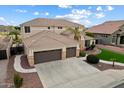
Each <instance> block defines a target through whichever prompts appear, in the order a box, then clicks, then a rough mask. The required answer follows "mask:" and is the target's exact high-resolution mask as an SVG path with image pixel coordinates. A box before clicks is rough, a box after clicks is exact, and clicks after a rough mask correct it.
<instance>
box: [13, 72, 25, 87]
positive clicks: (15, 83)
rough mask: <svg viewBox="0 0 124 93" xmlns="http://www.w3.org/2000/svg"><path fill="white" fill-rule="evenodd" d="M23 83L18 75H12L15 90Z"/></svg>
mask: <svg viewBox="0 0 124 93" xmlns="http://www.w3.org/2000/svg"><path fill="white" fill-rule="evenodd" d="M22 83H23V78H21V77H20V75H19V74H14V86H15V87H16V88H20V87H21V86H22Z"/></svg>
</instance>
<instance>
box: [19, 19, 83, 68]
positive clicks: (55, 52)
mask: <svg viewBox="0 0 124 93" xmlns="http://www.w3.org/2000/svg"><path fill="white" fill-rule="evenodd" d="M69 27H71V28H76V27H79V28H80V30H82V29H83V27H84V26H83V25H80V24H77V23H73V22H70V21H67V20H64V19H46V18H37V19H33V20H31V21H28V22H25V23H23V24H21V33H22V39H23V42H24V47H25V54H26V55H27V58H28V61H29V64H30V65H31V66H33V65H34V64H37V63H44V62H51V61H55V60H62V59H66V58H69V57H77V56H79V51H80V49H79V42H77V41H76V40H74V39H71V38H68V37H65V36H63V35H60V33H61V32H63V31H65V30H66V29H67V28H69Z"/></svg>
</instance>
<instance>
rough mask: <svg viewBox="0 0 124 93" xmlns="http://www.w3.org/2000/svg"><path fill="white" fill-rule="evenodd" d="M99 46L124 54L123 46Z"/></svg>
mask: <svg viewBox="0 0 124 93" xmlns="http://www.w3.org/2000/svg"><path fill="white" fill-rule="evenodd" d="M97 47H99V48H104V49H108V50H111V51H115V52H118V53H121V54H124V48H122V47H116V46H110V45H97Z"/></svg>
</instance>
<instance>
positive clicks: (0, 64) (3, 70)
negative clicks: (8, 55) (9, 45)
mask: <svg viewBox="0 0 124 93" xmlns="http://www.w3.org/2000/svg"><path fill="white" fill-rule="evenodd" d="M7 64H8V60H0V87H1V84H4V83H5V79H6V75H7Z"/></svg>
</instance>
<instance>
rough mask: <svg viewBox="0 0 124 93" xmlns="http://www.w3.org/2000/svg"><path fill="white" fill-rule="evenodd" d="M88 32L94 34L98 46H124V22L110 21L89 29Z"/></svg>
mask: <svg viewBox="0 0 124 93" xmlns="http://www.w3.org/2000/svg"><path fill="white" fill-rule="evenodd" d="M86 32H90V33H93V34H94V37H95V39H96V44H97V43H100V44H110V45H116V46H124V20H121V21H108V22H105V23H103V24H100V25H96V26H93V27H91V28H89V29H88V30H87V31H86Z"/></svg>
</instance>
